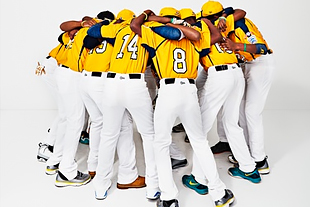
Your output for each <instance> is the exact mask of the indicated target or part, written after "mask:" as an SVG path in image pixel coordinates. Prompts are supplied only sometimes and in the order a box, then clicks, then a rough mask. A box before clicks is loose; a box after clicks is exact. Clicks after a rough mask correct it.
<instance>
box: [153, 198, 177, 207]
mask: <svg viewBox="0 0 310 207" xmlns="http://www.w3.org/2000/svg"><path fill="white" fill-rule="evenodd" d="M156 206H157V207H179V202H178V200H177V199H172V200H169V201H163V200H160V199H158V200H157V203H156Z"/></svg>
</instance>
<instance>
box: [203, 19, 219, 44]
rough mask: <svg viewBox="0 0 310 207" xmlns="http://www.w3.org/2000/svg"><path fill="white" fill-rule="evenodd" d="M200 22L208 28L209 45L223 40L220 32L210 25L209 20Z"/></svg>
mask: <svg viewBox="0 0 310 207" xmlns="http://www.w3.org/2000/svg"><path fill="white" fill-rule="evenodd" d="M201 20H202V21H204V22H205V23H206V24H207V25H208V27H209V30H210V33H211V45H213V44H215V43H216V42H220V41H222V40H223V37H222V35H221V33H220V31H219V30H218V29H217V28H216V27H215V26H214V25H213V24H212V23H211V21H210V20H208V19H207V18H202V19H201Z"/></svg>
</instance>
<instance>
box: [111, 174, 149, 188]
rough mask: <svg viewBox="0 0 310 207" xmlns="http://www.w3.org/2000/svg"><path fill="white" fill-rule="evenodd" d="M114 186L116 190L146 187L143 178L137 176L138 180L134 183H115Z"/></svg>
mask: <svg viewBox="0 0 310 207" xmlns="http://www.w3.org/2000/svg"><path fill="white" fill-rule="evenodd" d="M116 186H117V188H118V189H128V188H143V187H145V186H146V184H145V177H141V176H138V178H137V179H136V180H135V181H133V182H132V183H128V184H119V183H117V185H116Z"/></svg>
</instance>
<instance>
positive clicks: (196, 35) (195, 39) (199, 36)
mask: <svg viewBox="0 0 310 207" xmlns="http://www.w3.org/2000/svg"><path fill="white" fill-rule="evenodd" d="M200 38H201V35H200V33H199V32H197V33H195V35H194V36H193V40H194V41H198V40H200Z"/></svg>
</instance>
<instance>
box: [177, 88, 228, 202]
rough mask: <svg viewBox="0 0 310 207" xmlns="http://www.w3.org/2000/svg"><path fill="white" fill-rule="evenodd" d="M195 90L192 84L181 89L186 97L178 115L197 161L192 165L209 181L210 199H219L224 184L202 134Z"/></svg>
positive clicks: (221, 195)
mask: <svg viewBox="0 0 310 207" xmlns="http://www.w3.org/2000/svg"><path fill="white" fill-rule="evenodd" d="M196 90H197V89H196V87H194V86H192V85H188V86H187V87H186V88H184V89H182V93H183V94H185V95H186V97H187V99H186V101H184V102H183V103H184V105H183V107H182V110H180V111H179V114H180V115H179V116H180V119H181V121H182V123H183V124H184V127H185V130H186V132H187V134H188V137H189V139H190V143H191V146H192V148H193V152H194V154H195V156H196V158H197V160H196V161H198V163H197V162H195V163H193V165H199V166H200V169H201V170H202V172H203V177H205V178H207V179H208V181H209V182H208V186H209V189H210V192H209V193H210V195H211V197H212V199H213V200H219V199H220V198H222V197H223V196H224V194H225V191H224V190H225V188H226V186H225V184H224V183H223V182H222V181H221V180H220V178H219V174H218V172H217V167H216V163H215V160H214V157H213V154H212V152H211V149H210V147H209V144H208V141H207V139H206V137H205V136H204V134H203V130H202V128H203V126H202V119H201V111H200V107H199V103H198V97H197V95H196V94H197V91H196ZM193 94H195V95H193ZM187 184H190V183H187Z"/></svg>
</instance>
